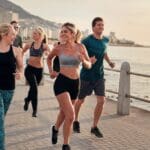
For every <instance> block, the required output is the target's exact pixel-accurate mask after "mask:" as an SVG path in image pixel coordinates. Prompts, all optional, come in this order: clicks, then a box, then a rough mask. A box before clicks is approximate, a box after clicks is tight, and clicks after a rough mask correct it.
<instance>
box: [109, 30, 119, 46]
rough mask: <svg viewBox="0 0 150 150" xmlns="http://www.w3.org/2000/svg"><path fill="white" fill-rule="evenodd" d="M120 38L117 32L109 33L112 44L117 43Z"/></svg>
mask: <svg viewBox="0 0 150 150" xmlns="http://www.w3.org/2000/svg"><path fill="white" fill-rule="evenodd" d="M117 41H118V39H117V38H116V35H115V32H110V34H109V42H110V43H112V44H116V43H117Z"/></svg>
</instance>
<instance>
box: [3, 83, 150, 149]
mask: <svg viewBox="0 0 150 150" xmlns="http://www.w3.org/2000/svg"><path fill="white" fill-rule="evenodd" d="M46 82H47V83H45V85H44V86H40V87H39V109H38V117H37V118H33V117H31V113H32V110H31V106H30V108H29V111H28V112H24V111H23V99H24V97H25V96H26V94H27V90H28V86H25V85H24V81H19V82H18V83H17V88H16V94H15V96H14V99H13V102H12V104H11V107H10V109H9V112H8V114H7V117H6V123H5V124H6V125H5V126H6V144H7V146H6V147H7V150H61V145H62V141H63V140H62V128H61V129H60V133H59V140H58V144H57V145H55V146H53V145H52V144H51V140H50V126H52V125H53V124H54V122H55V120H56V115H57V113H58V103H57V100H56V99H55V97H54V95H53V91H52V90H53V83H52V82H50V81H46ZM95 102H96V101H95V99H94V98H93V96H91V97H88V98H87V99H86V102H85V104H84V105H83V107H82V109H81V114H80V121H81V131H82V132H81V133H80V134H77V133H73V134H72V137H71V147H72V150H150V112H147V111H143V110H140V109H136V108H131V113H130V115H129V116H119V115H117V114H116V102H113V101H110V100H107V101H106V103H105V106H104V111H103V114H102V117H101V123H100V124H99V126H100V128H101V130H102V132H103V134H104V138H102V139H98V138H96V137H94V136H93V135H91V134H90V128H91V124H92V114H93V111H92V110H93V108H94V104H95Z"/></svg>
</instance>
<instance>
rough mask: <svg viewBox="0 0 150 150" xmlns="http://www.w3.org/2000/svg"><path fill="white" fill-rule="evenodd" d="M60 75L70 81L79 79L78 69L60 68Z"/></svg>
mask: <svg viewBox="0 0 150 150" xmlns="http://www.w3.org/2000/svg"><path fill="white" fill-rule="evenodd" d="M60 73H61V74H63V75H65V76H66V77H68V78H70V79H78V78H79V67H61V68H60Z"/></svg>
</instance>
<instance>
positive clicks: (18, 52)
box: [12, 46, 22, 57]
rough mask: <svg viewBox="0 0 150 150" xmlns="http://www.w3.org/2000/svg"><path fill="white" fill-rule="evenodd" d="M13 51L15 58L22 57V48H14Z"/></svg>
mask: <svg viewBox="0 0 150 150" xmlns="http://www.w3.org/2000/svg"><path fill="white" fill-rule="evenodd" d="M12 50H13V53H14V56H15V57H16V56H17V55H21V54H22V48H20V47H15V46H12Z"/></svg>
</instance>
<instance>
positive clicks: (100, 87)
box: [78, 79, 105, 99]
mask: <svg viewBox="0 0 150 150" xmlns="http://www.w3.org/2000/svg"><path fill="white" fill-rule="evenodd" d="M93 91H94V93H95V95H97V96H105V79H99V80H96V81H84V80H81V83H80V90H79V95H78V99H84V98H85V97H86V96H88V95H91V94H92V92H93Z"/></svg>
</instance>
